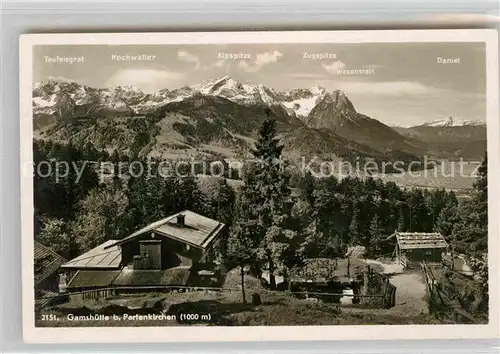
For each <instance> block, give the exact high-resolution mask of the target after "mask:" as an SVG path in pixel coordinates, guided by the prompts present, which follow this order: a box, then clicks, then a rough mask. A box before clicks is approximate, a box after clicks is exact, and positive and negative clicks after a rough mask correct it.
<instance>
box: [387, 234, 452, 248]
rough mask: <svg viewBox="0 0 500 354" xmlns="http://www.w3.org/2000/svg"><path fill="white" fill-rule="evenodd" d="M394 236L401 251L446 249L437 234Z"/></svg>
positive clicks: (440, 236) (444, 242) (445, 245)
mask: <svg viewBox="0 0 500 354" xmlns="http://www.w3.org/2000/svg"><path fill="white" fill-rule="evenodd" d="M394 235H395V236H396V240H397V243H398V246H399V248H400V249H402V250H408V249H426V248H446V247H448V243H446V241H445V239H444V237H443V235H441V234H440V233H439V232H396V233H395V234H394ZM394 235H393V236H394Z"/></svg>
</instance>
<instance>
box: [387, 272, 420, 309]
mask: <svg viewBox="0 0 500 354" xmlns="http://www.w3.org/2000/svg"><path fill="white" fill-rule="evenodd" d="M390 282H391V284H393V285H394V286H396V305H395V306H394V307H393V308H392V309H391V310H392V311H397V312H401V313H405V314H407V315H417V314H420V313H428V312H429V307H428V304H427V293H426V285H425V282H424V280H423V275H422V274H421V273H420V272H412V273H402V274H396V275H394V276H392V277H391V278H390Z"/></svg>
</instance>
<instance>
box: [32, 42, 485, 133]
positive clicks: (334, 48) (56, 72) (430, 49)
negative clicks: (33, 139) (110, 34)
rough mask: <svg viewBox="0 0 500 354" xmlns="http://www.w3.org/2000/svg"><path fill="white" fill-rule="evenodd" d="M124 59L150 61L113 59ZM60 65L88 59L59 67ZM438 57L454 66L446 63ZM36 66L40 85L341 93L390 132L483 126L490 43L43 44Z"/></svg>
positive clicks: (36, 51)
mask: <svg viewBox="0 0 500 354" xmlns="http://www.w3.org/2000/svg"><path fill="white" fill-rule="evenodd" d="M126 54H129V55H141V54H143V55H145V56H150V57H149V59H151V60H142V61H138V60H117V59H116V56H124V55H126ZM231 54H233V57H230V55H231ZM234 54H236V57H235V56H234ZM113 55H116V56H115V57H113ZM321 55H322V56H321ZM56 56H59V57H83V58H84V60H83V61H79V62H73V63H72V64H70V63H61V62H53V61H54V60H51V58H52V59H54V58H55V57H56ZM438 58H446V59H448V58H450V59H455V61H456V60H457V59H458V62H456V63H450V64H442V63H439V62H438V61H439V59H438ZM33 60H34V62H33V80H34V82H38V81H47V80H59V81H74V82H78V83H81V84H85V85H88V86H92V87H95V88H104V87H112V86H117V85H130V86H135V87H137V88H140V89H141V90H143V91H144V92H154V91H157V90H160V89H165V88H167V89H175V88H179V87H182V86H187V85H193V84H197V83H200V82H202V81H205V80H213V79H216V78H218V77H222V76H225V75H230V76H231V77H232V78H233V79H235V80H236V81H239V82H242V83H252V84H263V85H265V86H269V87H272V88H274V89H277V90H282V91H288V90H291V89H296V88H309V87H312V86H315V85H319V86H322V87H324V88H326V89H327V90H329V91H331V90H335V89H340V90H342V91H344V92H345V93H346V95H347V96H348V97H349V99H350V100H351V101H352V103H353V105H354V107H355V108H356V110H357V111H358V112H360V113H363V114H366V115H368V116H370V117H371V118H375V119H378V120H380V121H381V122H384V123H385V124H389V125H398V126H414V125H419V124H422V123H425V122H429V121H433V120H440V119H446V118H448V117H449V116H452V117H454V118H459V119H466V120H481V121H485V120H486V63H485V45H484V43H368V44H367V43H353V44H332V43H328V44H303V43H301V44H228V45H213V44H210V45H133V46H131V45H73V46H70V45H64V46H48V45H44V46H36V47H35V48H34V52H33ZM353 70H357V71H355V72H354V71H353Z"/></svg>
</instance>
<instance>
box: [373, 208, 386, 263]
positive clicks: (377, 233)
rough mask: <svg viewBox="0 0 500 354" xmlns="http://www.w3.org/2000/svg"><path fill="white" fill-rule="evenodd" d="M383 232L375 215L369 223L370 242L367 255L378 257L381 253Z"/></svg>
mask: <svg viewBox="0 0 500 354" xmlns="http://www.w3.org/2000/svg"><path fill="white" fill-rule="evenodd" d="M383 232H384V230H383V229H382V227H381V224H380V218H379V216H378V215H375V216H374V217H373V219H372V221H371V222H370V230H369V233H370V242H369V253H370V254H372V255H380V254H381V251H382V242H383V236H384V234H383Z"/></svg>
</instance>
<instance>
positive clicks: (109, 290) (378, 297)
mask: <svg viewBox="0 0 500 354" xmlns="http://www.w3.org/2000/svg"><path fill="white" fill-rule="evenodd" d="M374 274H378V273H376V272H374ZM389 285H390V286H387V287H385V288H384V289H386V290H384V292H383V293H378V294H345V293H330V292H314V291H280V290H269V289H259V292H260V293H268V294H269V293H274V294H282V295H293V296H301V297H305V298H308V297H317V298H323V299H326V298H340V297H353V298H360V299H371V300H374V301H377V302H379V303H381V304H383V306H384V307H391V306H394V301H393V297H394V294H395V287H394V286H393V285H392V284H389ZM391 287H392V288H394V289H392V288H391ZM154 291H156V292H166V293H172V292H173V293H185V292H194V291H203V292H226V293H232V292H238V293H239V292H241V289H232V288H222V287H193V286H144V287H142V286H141V287H106V288H99V289H91V290H84V291H78V292H67V293H60V294H55V295H54V297H59V298H63V297H65V298H67V299H72V300H77V301H78V300H88V299H103V298H107V297H112V296H119V295H120V294H130V293H134V292H135V293H140V292H154ZM391 299H392V300H391ZM47 304H49V302H47ZM391 304H392V305H391ZM43 307H44V306H41V307H40V308H43Z"/></svg>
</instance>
